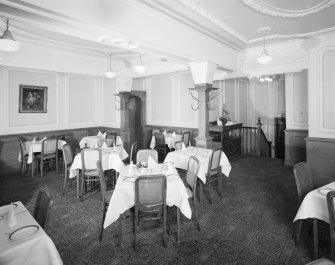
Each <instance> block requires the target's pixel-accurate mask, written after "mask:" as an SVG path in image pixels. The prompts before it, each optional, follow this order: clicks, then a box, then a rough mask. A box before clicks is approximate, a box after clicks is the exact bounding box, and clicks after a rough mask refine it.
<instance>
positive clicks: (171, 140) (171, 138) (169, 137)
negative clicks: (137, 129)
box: [150, 133, 183, 149]
mask: <svg viewBox="0 0 335 265" xmlns="http://www.w3.org/2000/svg"><path fill="white" fill-rule="evenodd" d="M164 138H165V144H166V145H167V146H168V147H169V148H170V149H171V148H175V142H178V141H181V140H182V138H183V136H182V135H181V134H176V135H173V134H171V133H167V134H165V135H164ZM155 146H156V139H155V136H152V138H151V142H150V148H151V149H154V148H155Z"/></svg>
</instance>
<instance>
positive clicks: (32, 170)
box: [31, 157, 35, 178]
mask: <svg viewBox="0 0 335 265" xmlns="http://www.w3.org/2000/svg"><path fill="white" fill-rule="evenodd" d="M34 165H35V160H34V157H33V161H32V162H31V177H32V178H33V177H34V170H35V168H34Z"/></svg>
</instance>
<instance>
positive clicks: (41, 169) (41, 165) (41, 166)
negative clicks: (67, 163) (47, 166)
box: [40, 160, 44, 178]
mask: <svg viewBox="0 0 335 265" xmlns="http://www.w3.org/2000/svg"><path fill="white" fill-rule="evenodd" d="M43 165H44V163H43V161H42V160H41V164H40V171H41V178H43Z"/></svg>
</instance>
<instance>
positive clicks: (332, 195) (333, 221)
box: [327, 191, 335, 261]
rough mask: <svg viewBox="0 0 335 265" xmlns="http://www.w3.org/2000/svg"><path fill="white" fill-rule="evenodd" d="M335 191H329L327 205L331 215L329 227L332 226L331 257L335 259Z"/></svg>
mask: <svg viewBox="0 0 335 265" xmlns="http://www.w3.org/2000/svg"><path fill="white" fill-rule="evenodd" d="M334 200H335V191H330V192H328V193H327V206H328V215H329V227H330V241H331V244H330V245H331V249H330V253H331V259H332V260H333V261H334V250H335V249H334V248H335V207H334V203H335V201H334Z"/></svg>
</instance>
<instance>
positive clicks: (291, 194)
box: [0, 157, 330, 265]
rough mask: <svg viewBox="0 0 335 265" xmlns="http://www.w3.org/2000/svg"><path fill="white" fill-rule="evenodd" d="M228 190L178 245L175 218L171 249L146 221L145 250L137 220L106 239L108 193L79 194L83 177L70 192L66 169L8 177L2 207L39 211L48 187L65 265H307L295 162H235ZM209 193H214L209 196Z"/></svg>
mask: <svg viewBox="0 0 335 265" xmlns="http://www.w3.org/2000/svg"><path fill="white" fill-rule="evenodd" d="M232 167H233V168H232V171H231V174H230V176H229V178H225V180H224V182H223V186H224V187H223V191H224V194H223V196H222V197H219V196H218V194H217V193H215V192H214V193H213V194H214V198H213V204H212V205H210V204H209V203H208V201H207V200H204V201H203V203H202V206H201V212H200V216H201V217H200V225H201V231H200V232H199V231H198V230H197V229H196V227H195V223H194V222H193V221H190V220H188V219H186V218H182V228H181V240H182V241H181V243H180V244H179V245H178V244H176V240H175V233H174V232H175V223H174V222H173V223H172V227H171V230H172V231H171V232H172V233H171V234H170V236H169V241H168V244H167V247H166V248H164V246H163V244H162V237H161V232H162V230H161V228H157V227H156V226H154V227H149V228H150V229H149V228H148V227H146V228H144V229H143V231H141V232H140V234H139V251H138V252H135V251H134V249H133V247H132V240H133V234H132V232H131V231H132V230H131V222H130V220H129V218H125V219H124V220H123V238H122V246H121V247H118V246H116V243H117V236H116V232H117V226H116V225H117V224H112V225H111V226H110V227H108V228H107V229H106V230H105V231H104V238H103V241H102V242H99V240H98V229H99V225H100V222H101V201H100V192H98V191H95V192H91V193H89V194H87V197H86V198H85V200H84V202H80V201H78V199H77V198H76V189H75V181H74V185H73V187H72V188H69V189H68V191H67V193H66V194H65V195H62V192H61V191H62V183H63V173H62V172H61V173H59V174H57V173H55V172H52V171H50V172H48V173H47V175H46V176H45V177H44V178H43V179H41V178H39V177H35V178H34V179H32V178H31V177H30V176H29V175H28V174H27V175H26V176H23V177H22V176H21V175H12V176H5V177H0V205H4V204H8V203H10V202H13V201H18V200H20V201H22V202H23V203H24V204H25V205H26V207H27V208H28V209H29V210H30V211H31V210H32V208H33V205H34V202H35V197H36V191H37V190H38V188H39V187H40V186H46V187H48V188H49V189H50V190H51V191H52V192H53V194H54V196H55V204H54V208H53V213H52V216H51V220H50V226H49V228H48V230H47V233H48V234H49V236H50V237H51V239H52V240H53V241H54V243H55V245H56V247H57V249H58V251H59V253H60V255H61V257H62V260H63V262H64V264H235V265H237V264H257V265H261V264H295V265H296V264H306V263H308V262H309V261H311V257H312V255H313V244H312V242H313V238H312V234H313V233H312V232H311V231H310V225H309V223H308V222H307V221H306V222H305V223H304V229H303V231H302V238H301V242H300V244H299V245H298V246H296V244H295V242H294V240H293V239H292V232H293V230H292V229H293V223H292V221H293V218H294V216H295V213H296V211H297V209H298V197H297V191H296V186H295V181H294V176H293V171H292V167H288V166H284V165H283V164H282V161H281V160H276V159H270V158H257V157H245V158H242V159H240V160H238V161H236V162H234V163H232ZM204 199H206V198H205V197H204ZM327 234H328V231H327V230H326V231H325V232H322V231H321V232H320V243H319V244H320V256H322V257H329V244H330V243H329V238H328V236H327Z"/></svg>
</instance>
